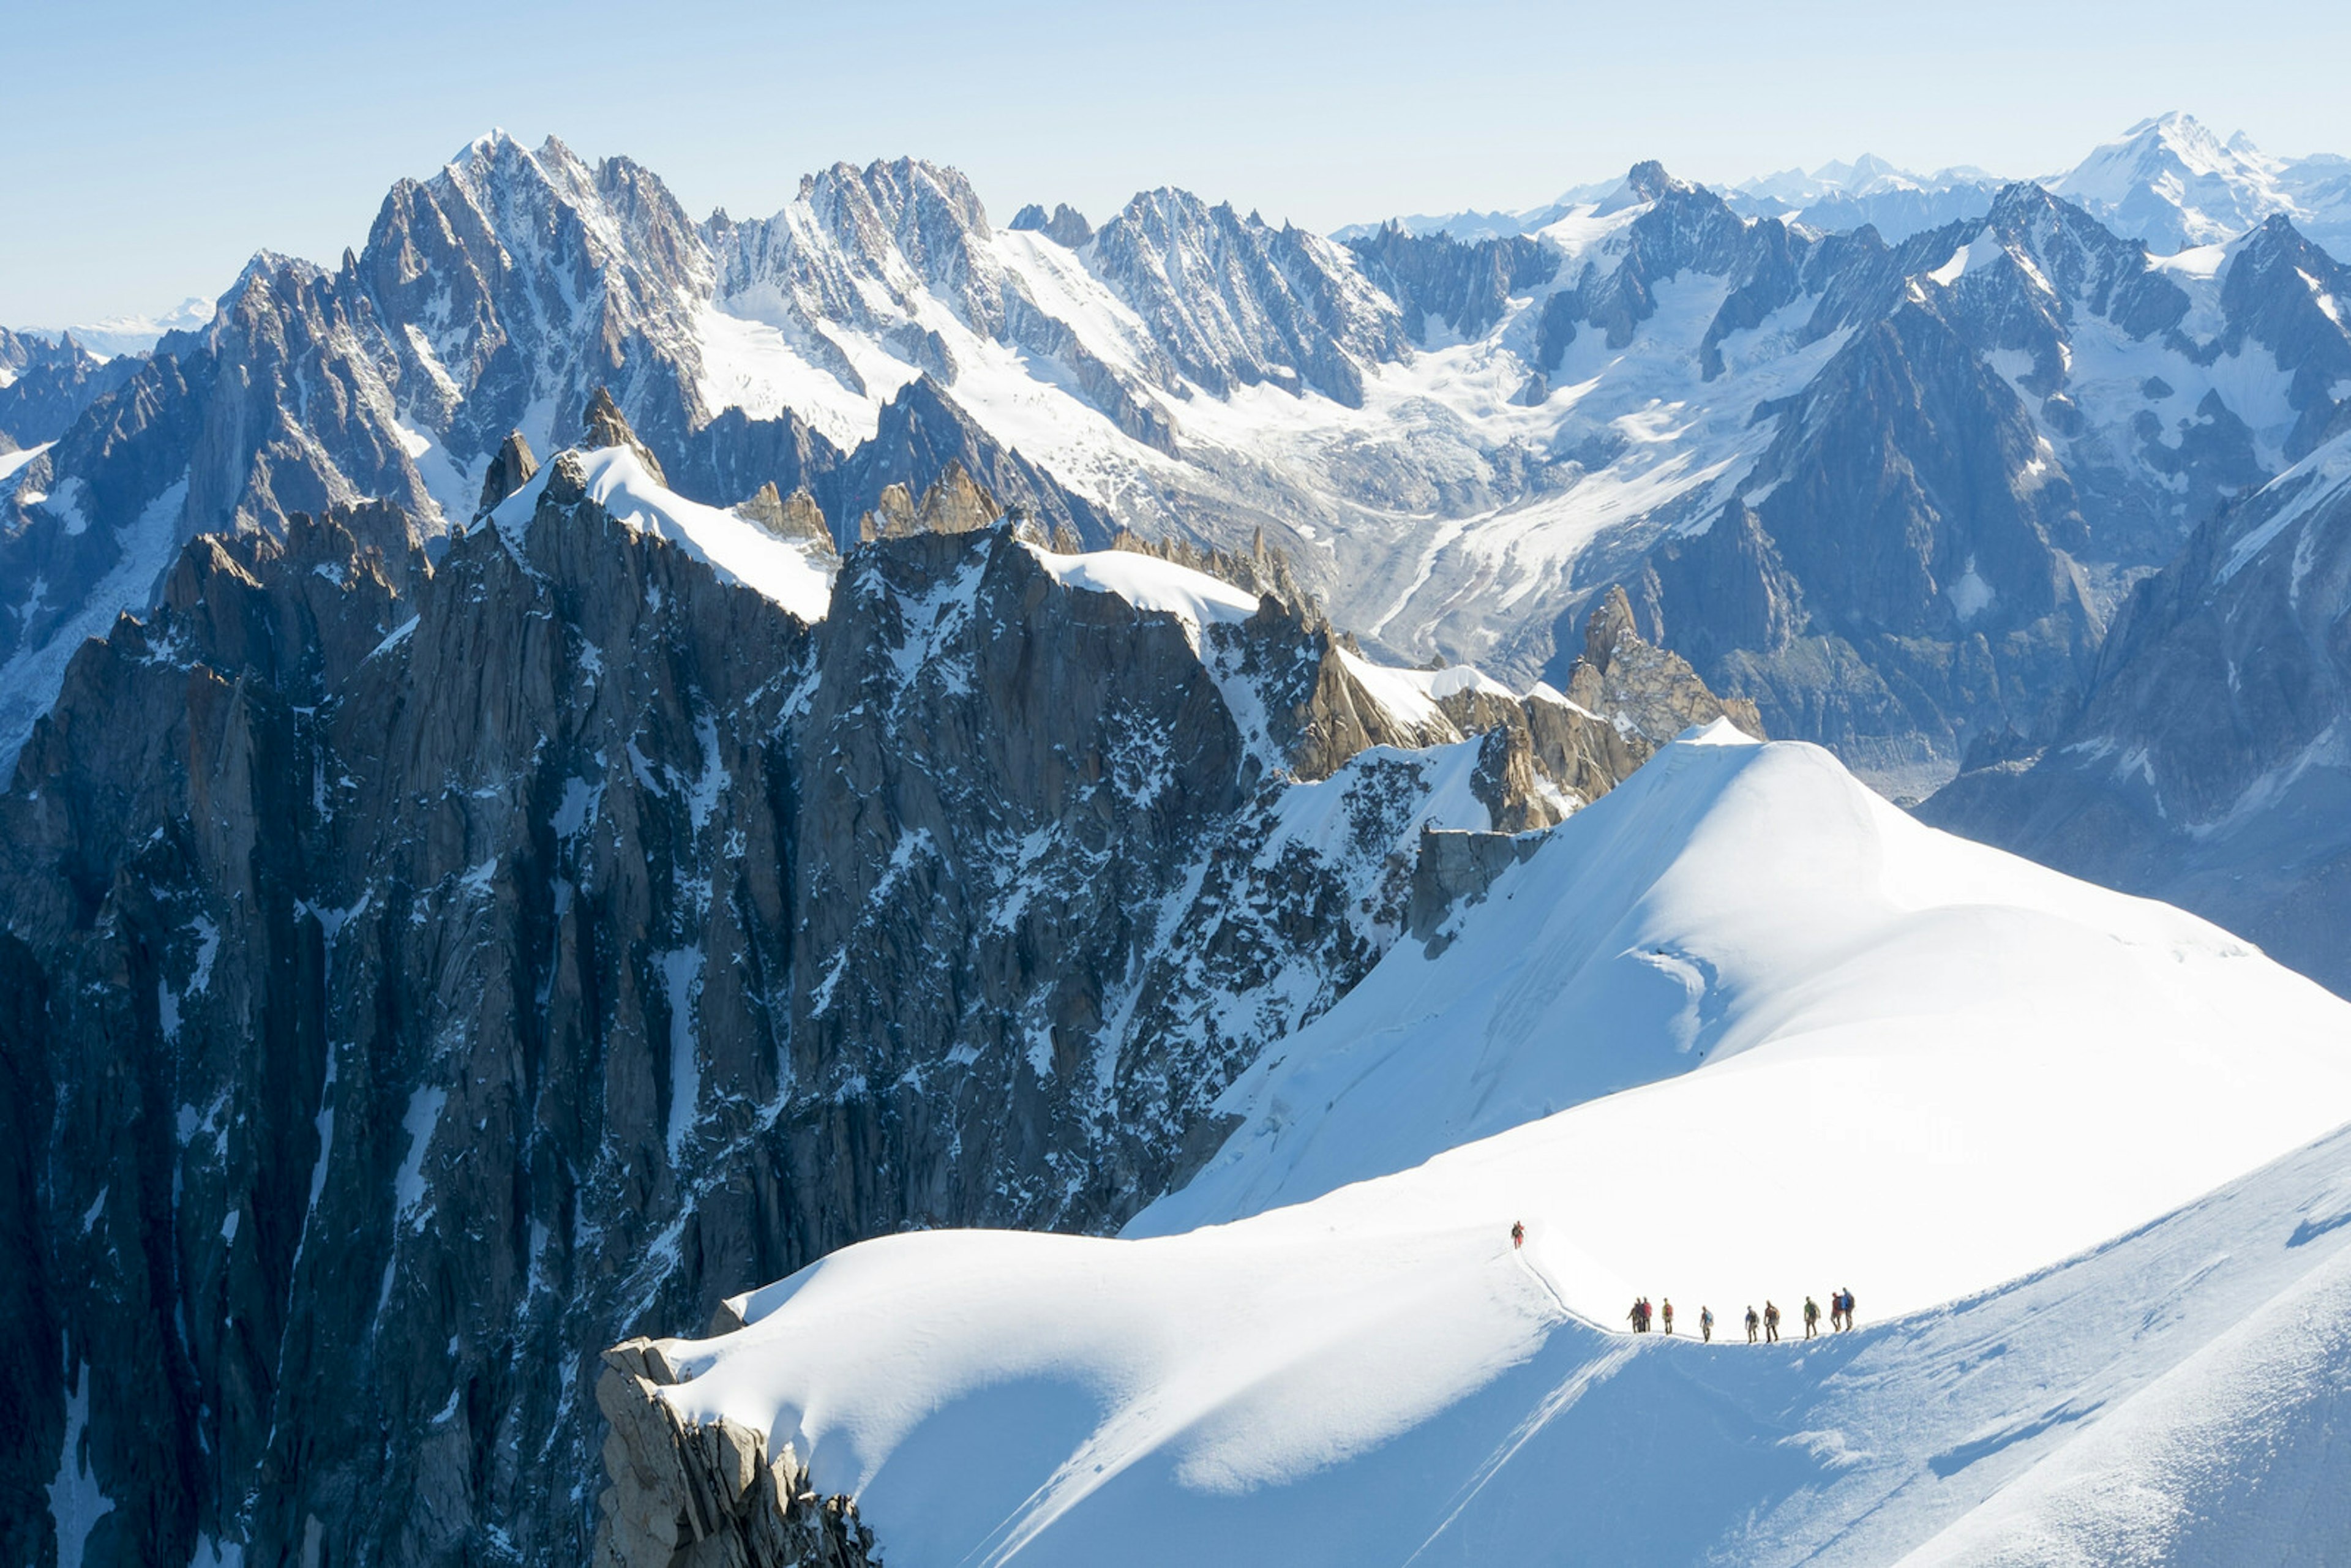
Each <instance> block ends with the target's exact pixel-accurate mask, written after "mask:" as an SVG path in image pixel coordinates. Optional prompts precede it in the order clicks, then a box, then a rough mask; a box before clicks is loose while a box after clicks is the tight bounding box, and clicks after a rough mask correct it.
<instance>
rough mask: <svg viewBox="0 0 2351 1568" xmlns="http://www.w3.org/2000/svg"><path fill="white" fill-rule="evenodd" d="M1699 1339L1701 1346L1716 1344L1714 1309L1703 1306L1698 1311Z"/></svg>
mask: <svg viewBox="0 0 2351 1568" xmlns="http://www.w3.org/2000/svg"><path fill="white" fill-rule="evenodd" d="M1698 1343H1700V1344H1712V1343H1714V1309H1713V1308H1712V1307H1709V1306H1705V1305H1701V1306H1700V1307H1699V1308H1698Z"/></svg>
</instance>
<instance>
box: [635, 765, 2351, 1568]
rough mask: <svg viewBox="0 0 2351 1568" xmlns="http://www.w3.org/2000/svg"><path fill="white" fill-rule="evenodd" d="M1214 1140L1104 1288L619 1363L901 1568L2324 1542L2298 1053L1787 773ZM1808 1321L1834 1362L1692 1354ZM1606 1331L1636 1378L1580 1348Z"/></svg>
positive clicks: (1582, 822) (1270, 1083)
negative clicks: (709, 1423)
mask: <svg viewBox="0 0 2351 1568" xmlns="http://www.w3.org/2000/svg"><path fill="white" fill-rule="evenodd" d="M1220 1108H1221V1109H1223V1110H1225V1111H1227V1112H1228V1113H1231V1114H1233V1115H1234V1116H1235V1117H1236V1118H1237V1119H1238V1122H1237V1125H1236V1128H1235V1130H1234V1132H1233V1133H1232V1134H1231V1135H1230V1137H1229V1138H1228V1140H1227V1142H1226V1144H1225V1145H1224V1148H1223V1150H1222V1151H1221V1152H1220V1153H1219V1154H1218V1155H1217V1156H1215V1157H1214V1158H1213V1159H1212V1160H1211V1161H1210V1163H1209V1164H1208V1166H1207V1167H1206V1168H1205V1169H1204V1170H1202V1171H1201V1172H1200V1173H1199V1175H1198V1176H1196V1178H1195V1179H1194V1180H1193V1181H1192V1182H1191V1184H1190V1185H1189V1186H1186V1188H1184V1189H1183V1190H1181V1191H1179V1192H1177V1193H1175V1194H1174V1195H1171V1196H1170V1197H1166V1198H1165V1199H1163V1200H1162V1201H1161V1202H1159V1203H1158V1204H1156V1205H1155V1206H1153V1207H1151V1208H1149V1209H1147V1210H1146V1211H1144V1214H1143V1215H1142V1216H1141V1217H1139V1218H1137V1220H1136V1221H1135V1222H1134V1225H1132V1226H1131V1227H1130V1228H1129V1229H1128V1232H1127V1234H1126V1235H1125V1236H1124V1237H1123V1238H1120V1239H1092V1238H1077V1237H1065V1236H1049V1235H1026V1234H1002V1233H985V1232H940V1233H931V1234H917V1235H905V1236H898V1237H892V1238H887V1239H881V1240H876V1241H871V1242H867V1243H864V1244H862V1245H861V1246H857V1247H852V1248H850V1249H845V1250H843V1251H842V1252H841V1253H838V1254H836V1255H834V1256H833V1257H831V1258H828V1259H826V1260H822V1261H820V1262H819V1263H817V1264H815V1265H812V1266H811V1267H810V1268H808V1269H806V1270H801V1271H800V1272H799V1273H798V1274H796V1275H794V1276H792V1277H791V1278H790V1279H789V1280H786V1281H781V1282H779V1283H778V1284H775V1285H771V1286H768V1287H767V1288H766V1289H764V1290H762V1291H755V1292H752V1293H751V1294H750V1295H748V1296H747V1297H745V1298H742V1299H740V1301H739V1302H738V1305H739V1308H740V1310H741V1311H742V1312H743V1314H744V1316H745V1318H746V1320H747V1322H748V1325H749V1326H747V1327H746V1328H744V1329H742V1330H740V1331H738V1332H737V1333H733V1334H730V1335H726V1336H723V1337H720V1338H718V1339H715V1340H710V1341H706V1342H702V1343H693V1344H686V1345H682V1346H678V1347H675V1348H674V1349H673V1350H672V1351H671V1353H670V1359H671V1361H672V1363H673V1364H675V1365H678V1366H680V1367H682V1368H683V1370H684V1374H685V1375H686V1377H687V1381H685V1382H684V1383H683V1384H681V1385H677V1386H675V1387H674V1388H671V1389H669V1390H667V1391H666V1395H665V1396H666V1397H668V1398H670V1399H671V1400H672V1401H673V1403H674V1405H675V1406H676V1407H677V1408H678V1409H679V1411H680V1412H681V1414H683V1415H684V1416H688V1417H690V1418H703V1419H707V1418H711V1417H715V1416H718V1415H722V1414H724V1415H726V1416H730V1417H732V1418H733V1419H735V1420H737V1421H739V1422H742V1423H745V1424H747V1425H750V1426H754V1427H759V1428H761V1429H763V1430H765V1431H768V1433H770V1434H771V1436H772V1437H773V1439H774V1441H775V1443H776V1444H777V1445H778V1446H780V1444H781V1443H783V1442H785V1441H789V1442H790V1443H791V1444H792V1445H793V1446H794V1447H795V1448H796V1449H797V1450H798V1451H799V1453H800V1454H801V1455H802V1456H804V1457H805V1458H806V1459H807V1461H808V1463H809V1464H810V1469H811V1472H812V1476H813V1479H814V1481H815V1484H816V1485H817V1486H818V1487H819V1488H820V1490H825V1491H835V1490H841V1491H848V1492H851V1493H852V1494H854V1495H856V1496H857V1497H858V1499H859V1500H860V1503H861V1507H862V1511H863V1512H864V1516H865V1518H866V1519H867V1521H869V1522H870V1523H872V1526H873V1527H874V1529H875V1531H876V1532H877V1534H878V1536H879V1538H880V1540H881V1542H882V1545H883V1551H884V1552H885V1553H886V1554H887V1555H888V1557H889V1559H890V1561H891V1562H892V1563H895V1564H898V1565H900V1568H923V1565H925V1564H933V1563H936V1564H947V1563H1006V1562H1015V1561H1017V1562H1019V1563H1104V1562H1118V1563H1207V1562H1228V1561H1233V1560H1236V1558H1237V1556H1238V1557H1240V1558H1246V1559H1247V1560H1250V1561H1296V1562H1311V1563H1367V1562H1383V1563H1415V1562H1429V1563H1440V1562H1464V1563H1467V1562H1475V1563H1495V1562H1533V1561H1544V1562H1556V1561H1576V1562H1594V1563H1625V1562H1643V1563H1673V1562H1705V1561H1727V1562H1740V1563H1788V1562H1798V1561H1807V1562H1814V1561H1816V1562H1834V1563H1886V1562H1893V1561H1896V1560H1897V1559H1900V1558H1902V1557H1904V1555H1905V1554H1906V1553H1911V1552H1915V1553H1917V1558H1916V1560H1917V1561H1918V1562H1922V1563H1924V1562H1933V1563H1956V1562H2010V1561H2013V1562H2033V1563H2044V1562H2065V1561H2083V1562H2113V1561H2141V1560H2149V1561H2152V1560H2163V1561H2211V1562H2216V1563H2217V1562H2229V1561H2244V1560H2248V1559H2247V1557H2246V1556H2245V1553H2248V1552H2251V1553H2252V1554H2253V1555H2254V1556H2257V1557H2263V1558H2274V1557H2276V1556H2278V1555H2281V1554H2282V1553H2283V1552H2286V1551H2288V1550H2290V1549H2292V1548H2293V1547H2294V1546H2296V1545H2297V1544H2300V1545H2311V1544H2314V1543H2320V1542H2327V1541H2330V1540H2334V1541H2337V1542H2339V1540H2340V1532H2341V1531H2343V1530H2344V1529H2345V1528H2346V1526H2351V1506H2346V1503H2345V1502H2344V1501H2343V1499H2345V1498H2346V1496H2351V1491H2346V1488H2345V1486H2344V1485H2343V1483H2344V1482H2345V1481H2346V1479H2351V1456H2346V1454H2345V1453H2344V1452H2343V1451H2342V1450H2341V1449H2340V1448H2337V1447H2333V1446H2330V1445H2329V1444H2328V1443H2327V1442H2326V1441H2325V1438H2324V1437H2319V1436H2314V1434H2323V1433H2324V1431H2325V1428H2326V1424H2327V1423H2328V1422H2330V1421H2339V1420H2340V1419H2342V1418H2343V1417H2344V1416H2346V1415H2347V1414H2351V1410H2346V1391H2345V1390H2344V1388H2343V1386H2342V1379H2341V1377H2340V1375H2339V1372H2338V1371H2337V1370H2335V1369H2339V1367H2340V1366H2341V1365H2342V1364H2344V1363H2343V1351H2344V1348H2345V1347H2344V1345H2343V1343H2342V1342H2343V1341H2344V1340H2345V1339H2346V1337H2347V1336H2351V1327H2346V1323H2351V1317H2346V1312H2345V1311H2344V1308H2345V1307H2346V1306H2351V1259H2346V1256H2345V1255H2344V1254H2343V1252H2342V1247H2343V1245H2344V1243H2345V1242H2346V1239H2351V1180H2346V1178H2345V1177H2344V1176H2342V1174H2341V1173H2342V1171H2343V1170H2344V1169H2345V1168H2346V1167H2345V1158H2346V1154H2351V1134H2344V1133H2338V1132H2337V1131H2336V1129H2338V1128H2340V1127H2342V1126H2343V1125H2344V1124H2345V1123H2346V1122H2351V1005H2346V1003H2344V1002H2342V1001H2340V1000H2338V999H2336V998H2334V997H2332V996H2330V995H2329V994H2327V993H2326V992H2325V991H2322V990H2321V989H2320V988H2317V987H2316V986H2314V985H2312V984H2311V983H2309V982H2307V981H2305V980H2303V979H2302V978H2300V977H2297V976H2294V975H2293V974H2291V973H2289V972H2287V971H2285V970H2283V969H2282V968H2280V967H2277V966H2276V965H2274V964H2273V963H2271V962H2270V961H2269V960H2267V959H2266V958H2264V957H2262V956H2261V955H2260V954H2258V953H2256V952H2254V951H2252V949H2250V948H2248V947H2246V946H2244V945H2243V944H2241V942H2238V941H2237V940H2235V939H2234V938H2231V937H2230V936H2227V935H2226V934H2225V933H2222V932H2220V931H2219V930H2218V929H2216V928H2214V927H2212V926H2210V925H2206V924H2204V923H2203V922H2200V921H2198V920H2196V919H2194V918H2192V917H2190V916H2188V915H2183V914H2180V913H2179V912H2178V911H2176V910H2173V909H2170V908H2168V907H2167V906H2164V905H2161V904H2151V903H2147V902H2145V901H2140V900H2134V899H2130V898H2126V897H2122V896H2120V895H2117V894H2109V893H2105V892H2102V891H2099V890H2096V889H2094V888H2091V887H2089V886H2087V885H2085V884H2083V883H2074V882H2072V881H2069V880H2068V879H2066V878H2064V877H2061V876H2058V875H2056V874H2054V873H2049V872H2046V871H2043V870H2041V869H2039V868H2037V867H2034V866H2032V865H2029V864H2027V863H2026V862H2022V861H2018V860H2014V859H2011V858H2010V857H2008V856H2006V855H2003V854H2001V853H1999V852H1994V851H1991V850H1986V849H1983V848H1980V847H1979V846H1976V845H1973V844H1970V843H1967V842H1965V841H1960V840H1957V839H1953V838H1949V837H1947V836H1945V835H1943V834H1940V833H1938V832H1936V831H1932V830H1930V829H1928V828H1926V827H1923V826H1921V825H1920V824H1918V823H1917V822H1915V821H1911V820H1910V819H1909V818H1907V816H1905V815H1904V814H1903V813H1901V812H1900V811H1898V810H1895V809H1894V808H1892V807H1890V806H1888V805H1886V803H1885V802H1884V801H1882V800H1879V799H1877V798H1876V796H1874V795H1872V794H1871V793H1870V792H1869V791H1868V790H1867V789H1865V788H1863V787H1862V786H1861V785H1859V784H1858V783H1857V782H1856V781H1855V780H1854V779H1852V778H1851V776H1850V775H1848V774H1846V773H1845V772H1844V769H1843V768H1840V767H1839V766H1838V765H1837V764H1836V763H1835V761H1834V759H1832V758H1830V757H1829V756H1828V755H1827V754H1826V753H1825V752H1823V751H1820V750H1818V749H1816V748H1814V747H1806V746H1799V745H1784V744H1783V745H1756V744H1751V743H1745V742H1743V737H1737V736H1736V735H1735V732H1730V731H1729V727H1728V726H1717V727H1713V728H1711V729H1709V730H1707V731H1705V732H1694V733H1693V734H1692V735H1690V736H1687V737H1684V739H1683V740H1682V741H1681V742H1678V743H1677V744H1676V745H1674V746H1673V747H1668V748H1667V750H1666V751H1665V752H1663V753H1661V754H1660V756H1659V757H1658V758H1656V760H1655V761H1653V762H1652V763H1651V764H1650V765H1649V766H1647V767H1646V768H1643V769H1642V770H1641V771H1640V772H1639V773H1638V774H1636V775H1635V777H1634V779H1632V780H1631V781H1630V782H1628V783H1627V784H1626V785H1625V786H1624V787H1623V788H1621V789H1618V790H1616V791H1615V792H1614V793H1612V794H1610V795H1608V796H1606V797H1604V799H1603V800H1600V801H1599V802H1597V803H1596V804H1594V805H1593V806H1592V807H1590V808H1588V809H1587V810H1583V811H1582V812H1579V813H1578V814H1577V815H1575V816H1574V817H1573V818H1572V819H1570V820H1569V821H1568V822H1567V823H1566V824H1564V825H1563V826H1562V827H1561V828H1559V829H1557V830H1554V831H1552V834H1551V835H1550V837H1549V839H1548V840H1547V841H1545V842H1544V843H1543V845H1542V846H1541V848H1540V849H1539V850H1538V851H1537V852H1535V853H1534V854H1533V855H1532V856H1531V858H1530V859H1529V860H1527V861H1526V862H1524V863H1522V864H1520V865H1519V866H1517V867H1515V868H1514V869H1512V870H1511V871H1510V872H1507V873H1504V875H1503V877H1502V878H1501V880H1499V882H1498V883H1496V884H1495V885H1494V887H1493V888H1492V890H1491V891H1490V893H1489V896H1488V897H1487V898H1486V899H1485V900H1484V901H1483V902H1482V903H1479V904H1474V905H1472V906H1471V907H1469V908H1468V909H1467V910H1464V911H1461V912H1458V914H1457V915H1455V916H1454V917H1453V918H1452V920H1451V921H1450V922H1449V923H1448V924H1447V927H1446V928H1445V929H1444V930H1443V931H1441V932H1440V933H1439V934H1438V935H1437V937H1436V938H1435V939H1433V940H1432V941H1431V942H1429V943H1428V944H1426V945H1424V944H1421V943H1419V942H1416V941H1414V940H1411V939H1406V940H1405V941H1404V942H1402V943H1400V944H1399V945H1398V946H1397V947H1396V948H1395V950H1394V951H1392V952H1391V953H1390V955H1389V956H1388V957H1387V958H1386V959H1385V960H1384V962H1383V963H1382V964H1381V965H1380V966H1379V967H1377V968H1376V969H1375V970H1374V973H1373V974H1372V975H1371V976H1370V977H1368V978H1367V979H1365V980H1364V982H1363V983H1362V984H1361V985H1360V986H1358V987H1357V988H1355V990H1353V992H1351V993H1350V994H1349V995H1348V997H1347V998H1345V999H1344V1000H1343V1001H1342V1002H1341V1003H1340V1004H1339V1005H1338V1006H1337V1007H1336V1008H1334V1009H1332V1011H1331V1012H1330V1013H1328V1014H1326V1015H1325V1016H1324V1017H1323V1018H1322V1019H1320V1020H1319V1021H1317V1022H1316V1023H1315V1024H1313V1025H1311V1026H1310V1027H1309V1028H1307V1029H1306V1030H1301V1032H1300V1033H1299V1034H1297V1035H1295V1036H1293V1037H1292V1038H1291V1039H1290V1040H1287V1041H1285V1042H1283V1043H1282V1044H1281V1045H1280V1046H1277V1047H1276V1048H1274V1049H1273V1050H1272V1051H1270V1052H1269V1053H1268V1054H1267V1057H1266V1058H1265V1059H1264V1060H1263V1061H1260V1062H1259V1064H1258V1065H1257V1066H1256V1067H1255V1068H1254V1069H1253V1070H1252V1071H1249V1073H1248V1074H1246V1075H1245V1076H1244V1077H1243V1078H1242V1080H1241V1081H1240V1082H1238V1083H1236V1084H1235V1085H1234V1087H1233V1089H1232V1090H1231V1091H1230V1092H1228V1095H1227V1096H1226V1098H1225V1100H1224V1102H1223V1103H1222V1105H1221V1107H1220ZM2249 1173H2250V1174H2249ZM1513 1219H1520V1220H1523V1221H1524V1222H1525V1223H1526V1225H1527V1228H1528V1241H1527V1245H1526V1247H1525V1249H1523V1250H1514V1249H1512V1248H1511V1246H1510V1239H1509V1236H1508V1229H1509V1227H1510V1223H1511V1221H1512V1220H1513ZM1847 1285H1849V1286H1851V1287H1852V1288H1853V1289H1854V1290H1855V1292H1856V1294H1857V1296H1858V1299H1859V1305H1860V1315H1861V1321H1862V1322H1863V1323H1864V1324H1865V1325H1867V1326H1865V1327H1864V1328H1863V1329H1862V1330H1860V1331H1859V1332H1857V1333H1852V1334H1849V1335H1844V1336H1841V1337H1837V1338H1834V1339H1833V1340H1831V1341H1828V1342H1826V1343H1820V1344H1816V1345H1813V1346H1811V1347H1805V1346H1802V1344H1801V1343H1790V1344H1787V1345H1783V1346H1782V1347H1779V1348H1776V1349H1753V1350H1750V1348H1748V1346H1747V1345H1746V1344H1745V1343H1743V1341H1744V1335H1743V1333H1741V1332H1740V1330H1739V1328H1738V1327H1737V1323H1738V1320H1739V1318H1740V1314H1741V1313H1742V1312H1743V1311H1744V1309H1745V1308H1746V1306H1747V1305H1748V1304H1750V1302H1751V1303H1753V1304H1754V1305H1755V1306H1757V1307H1758V1308H1759V1309H1760V1308H1761V1306H1762V1304H1763V1302H1764V1301H1765V1300H1766V1299H1767V1298H1769V1299H1771V1300H1774V1301H1777V1302H1778V1304H1779V1305H1780V1306H1781V1308H1782V1310H1783V1312H1786V1314H1787V1322H1786V1325H1785V1328H1784V1331H1783V1332H1784V1333H1786V1335H1787V1337H1788V1338H1789V1339H1790V1340H1791V1341H1798V1340H1800V1339H1801V1335H1802V1328H1801V1323H1800V1321H1799V1320H1800V1309H1801V1306H1802V1301H1803V1297H1804V1295H1805V1293H1806V1292H1807V1291H1809V1292H1811V1293H1813V1295H1814V1296H1816V1297H1817V1298H1818V1299H1820V1300H1821V1301H1822V1302H1823V1306H1825V1303H1826V1301H1827V1297H1828V1295H1829V1292H1830V1291H1832V1290H1834V1289H1835V1288H1837V1287H1840V1286H1847ZM1635 1292H1639V1293H1645V1294H1647V1295H1649V1296H1650V1297H1652V1298H1653V1299H1662V1298H1667V1297H1670V1298H1672V1299H1673V1300H1674V1301H1675V1302H1676V1304H1677V1307H1678V1309H1679V1312H1680V1325H1679V1326H1680V1327H1681V1328H1682V1330H1683V1331H1684V1332H1683V1333H1682V1335H1680V1336H1677V1338H1675V1339H1672V1340H1667V1339H1666V1338H1665V1337H1664V1336H1662V1335H1652V1336H1648V1337H1646V1338H1635V1337H1634V1336H1632V1335H1629V1334H1626V1333H1623V1332H1622V1330H1623V1326H1624V1325H1623V1314H1624V1312H1625V1307H1626V1305H1627V1304H1628V1303H1629V1301H1630V1299H1631V1297H1632V1296H1633V1295H1634V1294H1635ZM1702 1303H1703V1304H1705V1305H1709V1306H1711V1307H1712V1308H1713V1309H1714V1311H1715V1313H1716V1315H1717V1318H1718V1320H1719V1321H1718V1330H1717V1340H1718V1343H1717V1344H1716V1345H1714V1346H1712V1347H1700V1346H1698V1345H1697V1344H1696V1343H1693V1342H1692V1340H1691V1338H1690V1335H1691V1333H1692V1332H1693V1331H1695V1329H1696V1327H1697V1319H1698V1309H1699V1307H1700V1305H1701V1304H1702ZM1889 1320H1893V1321H1889ZM1726 1339H1729V1340H1735V1341H1739V1342H1740V1343H1731V1344H1725V1343H1721V1342H1722V1341H1723V1340H1726ZM2276 1455H2283V1458H2273V1456H2276ZM2220 1502H2225V1503H2226V1504H2227V1506H2226V1508H2225V1509H2224V1510H2222V1511H2220V1512H2217V1513H2216V1512H2214V1511H2211V1507H2212V1505H2213V1504H2215V1503H2220ZM1243 1543H1246V1544H1245V1546H1244V1544H1243ZM2231 1553H2235V1554H2236V1555H2231Z"/></svg>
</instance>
